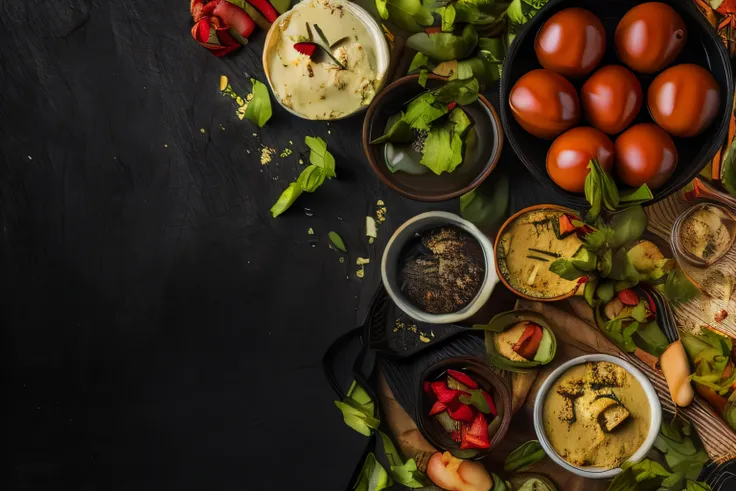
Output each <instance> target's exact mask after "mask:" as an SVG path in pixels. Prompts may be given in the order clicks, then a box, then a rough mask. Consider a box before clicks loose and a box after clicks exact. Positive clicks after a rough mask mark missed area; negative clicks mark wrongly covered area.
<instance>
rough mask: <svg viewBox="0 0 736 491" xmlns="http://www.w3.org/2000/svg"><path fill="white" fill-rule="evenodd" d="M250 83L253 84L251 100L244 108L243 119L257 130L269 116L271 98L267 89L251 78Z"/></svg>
mask: <svg viewBox="0 0 736 491" xmlns="http://www.w3.org/2000/svg"><path fill="white" fill-rule="evenodd" d="M250 83H251V84H253V92H252V94H253V98H252V99H251V100H250V101H249V102H248V105H247V106H246V108H245V117H246V118H248V119H249V120H250V121H252V122H253V123H255V124H257V125H258V127H259V128H263V125H265V124H266V123H267V122H268V120H269V119H271V115H272V114H273V112H272V110H271V97H270V96H269V94H268V88H267V87H266V86H265V85H264V84H262V83H261V82H259V81H258V80H256V79H254V78H252V79H250Z"/></svg>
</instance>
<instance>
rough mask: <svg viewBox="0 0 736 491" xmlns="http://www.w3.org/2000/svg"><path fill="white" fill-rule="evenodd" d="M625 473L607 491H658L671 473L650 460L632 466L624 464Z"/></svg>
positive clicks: (617, 477)
mask: <svg viewBox="0 0 736 491" xmlns="http://www.w3.org/2000/svg"><path fill="white" fill-rule="evenodd" d="M621 468H622V469H623V471H622V472H621V473H620V474H619V475H617V476H616V477H614V478H613V481H611V484H609V485H608V488H607V489H606V491H638V490H641V491H644V490H656V489H658V488H659V485H661V484H662V481H663V480H664V478H666V477H669V475H670V473H669V472H667V470H666V469H665V468H664V467H662V465H660V464H658V463H657V462H655V461H653V460H649V459H644V460H642V461H641V462H637V463H635V464H632V463H631V462H624V463H623V465H622V466H621Z"/></svg>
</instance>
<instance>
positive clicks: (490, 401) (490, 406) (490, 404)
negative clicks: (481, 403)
mask: <svg viewBox="0 0 736 491" xmlns="http://www.w3.org/2000/svg"><path fill="white" fill-rule="evenodd" d="M480 393H481V394H483V397H484V398H485V400H486V404H488V409H490V410H491V414H492V415H493V416H496V415H498V411H497V410H496V403H495V402H493V398H491V394H489V393H488V392H486V391H485V390H483V389H481V391H480Z"/></svg>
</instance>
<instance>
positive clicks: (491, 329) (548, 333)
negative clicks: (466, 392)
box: [473, 310, 557, 372]
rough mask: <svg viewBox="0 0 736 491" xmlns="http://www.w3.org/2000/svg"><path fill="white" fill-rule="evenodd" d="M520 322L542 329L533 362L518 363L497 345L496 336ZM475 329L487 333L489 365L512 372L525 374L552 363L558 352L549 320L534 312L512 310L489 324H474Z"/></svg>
mask: <svg viewBox="0 0 736 491" xmlns="http://www.w3.org/2000/svg"><path fill="white" fill-rule="evenodd" d="M519 322H533V323H535V324H537V325H538V326H540V327H541V328H542V331H543V333H542V340H541V342H540V343H539V348H537V353H536V354H535V355H534V359H533V360H526V361H516V360H511V359H509V358H508V357H506V356H504V355H503V354H502V353H501V352H500V351H499V348H498V346H497V344H496V335H497V333H501V332H504V331H506V330H507V329H510V328H511V327H513V326H514V325H516V324H517V323H519ZM473 329H481V330H484V331H486V336H485V338H486V339H485V341H486V353H487V354H488V363H489V364H490V365H493V366H495V367H497V368H501V369H503V370H508V371H510V372H525V371H528V370H529V369H531V368H534V367H537V366H539V365H545V364H547V363H549V362H551V361H552V360H553V359H554V357H555V353H556V352H557V338H556V337H555V335H554V332H553V331H552V329H550V327H549V324H548V322H547V319H545V318H544V316H542V315H541V314H539V313H538V312H535V311H533V310H512V311H509V312H501V313H500V314H497V315H495V316H494V317H493V318H492V319H491V320H490V321H489V322H488V323H487V324H474V325H473Z"/></svg>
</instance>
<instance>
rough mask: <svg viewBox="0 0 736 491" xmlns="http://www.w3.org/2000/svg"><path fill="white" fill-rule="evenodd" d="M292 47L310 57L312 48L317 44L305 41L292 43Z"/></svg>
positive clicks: (315, 47) (312, 52)
mask: <svg viewBox="0 0 736 491" xmlns="http://www.w3.org/2000/svg"><path fill="white" fill-rule="evenodd" d="M294 49H295V50H297V51H298V52H299V53H301V54H303V55H305V56H308V57H310V58H311V57H312V55H313V54H314V50H315V49H317V45H316V44H314V43H310V42H308V41H305V42H303V43H294Z"/></svg>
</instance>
